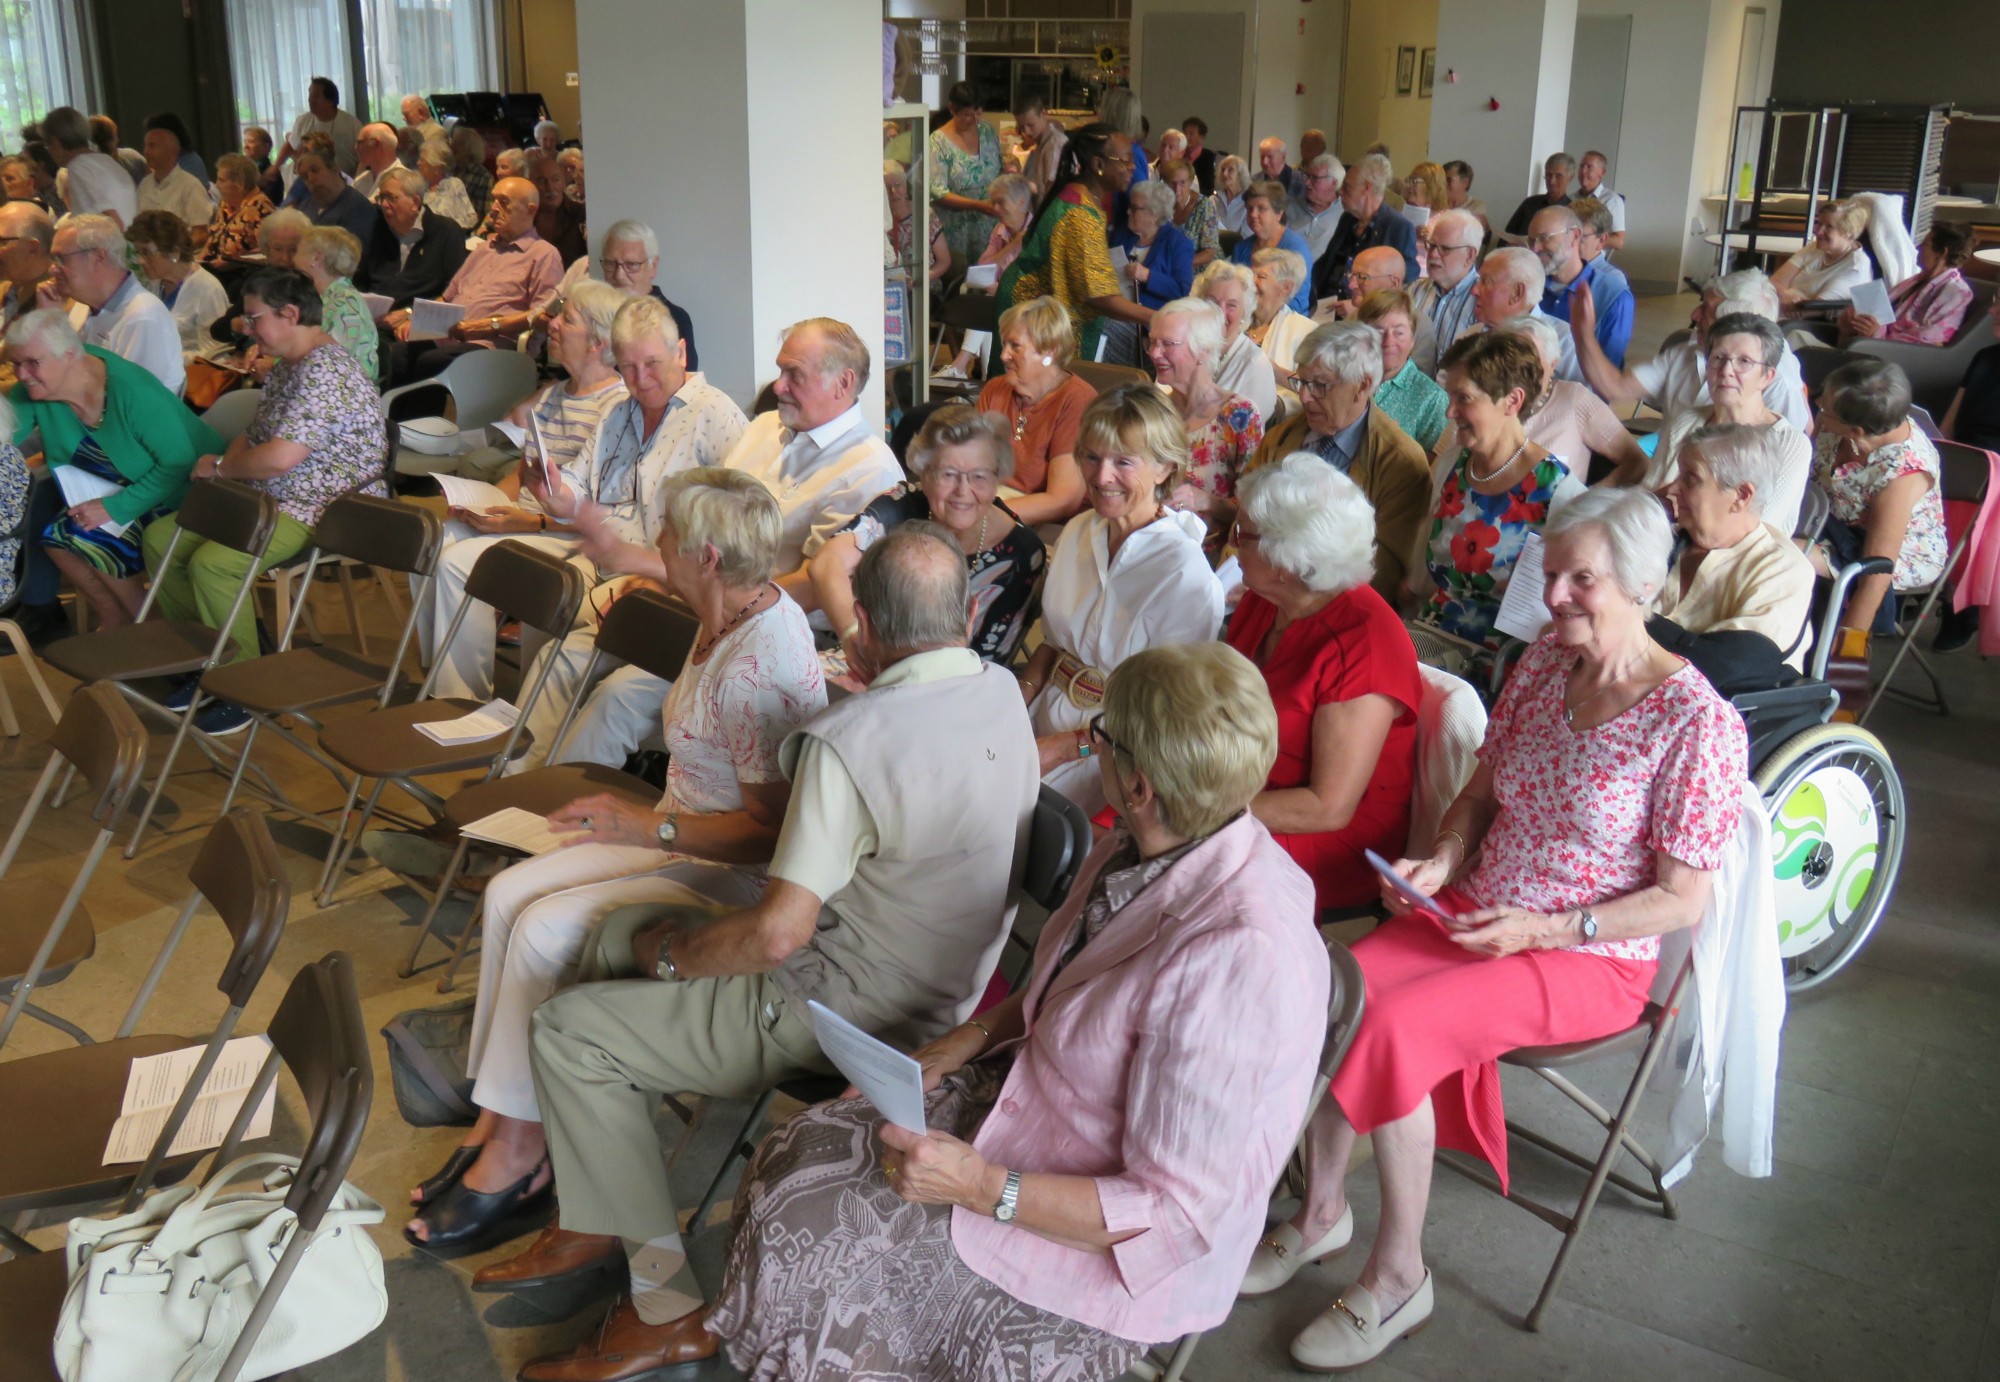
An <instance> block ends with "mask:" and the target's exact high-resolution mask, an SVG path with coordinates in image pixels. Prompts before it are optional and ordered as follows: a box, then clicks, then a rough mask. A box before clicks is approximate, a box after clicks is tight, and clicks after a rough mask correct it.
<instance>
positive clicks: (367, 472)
mask: <svg viewBox="0 0 2000 1382" xmlns="http://www.w3.org/2000/svg"><path fill="white" fill-rule="evenodd" d="M274 437H282V438H284V439H285V440H286V441H289V442H295V443H297V444H298V445H300V446H303V447H305V448H306V450H307V451H308V452H309V453H310V454H309V455H307V457H306V458H305V459H304V460H303V461H300V462H299V463H298V464H297V465H295V466H293V467H292V468H291V469H290V470H288V471H286V472H285V473H284V474H282V475H273V476H271V477H269V478H268V479H263V480H254V481H251V483H252V484H254V485H256V486H257V487H258V488H259V489H263V490H268V491H269V492H270V494H271V496H272V498H274V499H276V500H277V501H278V509H279V511H280V512H282V513H283V514H284V515H285V516H286V517H288V518H291V519H295V520H296V521H298V522H300V523H303V524H305V525H306V526H307V527H308V528H310V527H313V526H314V525H315V524H317V523H318V522H319V517H320V515H321V514H322V513H324V512H325V511H326V506H327V505H329V504H331V503H332V502H333V501H334V500H336V499H338V498H340V497H341V496H342V495H345V494H353V493H360V494H372V495H376V496H377V497H381V498H386V497H387V496H388V492H389V491H388V488H387V486H386V485H385V484H384V483H383V474H384V471H385V468H386V467H385V461H386V458H387V454H388V449H389V436H388V424H387V422H386V414H384V413H383V411H382V396H381V394H379V393H377V392H376V389H375V381H374V380H372V379H370V378H369V377H368V376H367V375H366V374H365V373H363V372H362V369H361V362H360V361H358V360H356V359H355V358H354V357H353V356H352V355H349V354H348V353H347V352H346V351H345V350H343V349H342V348H341V347H339V346H337V345H333V344H331V343H328V344H326V345H323V346H317V347H315V348H314V349H312V350H309V351H307V352H306V353H305V355H304V356H303V357H302V358H300V359H297V360H280V361H278V363H277V365H276V367H275V368H273V369H272V371H271V373H270V377H269V378H267V379H266V380H265V381H264V398H263V401H262V402H260V403H259V404H258V405H257V416H256V417H254V418H252V419H251V420H250V428H249V430H248V431H247V432H245V433H244V439H245V440H246V441H247V442H248V443H249V444H250V445H251V446H262V445H263V444H264V443H265V442H267V441H270V440H271V439H272V438H274Z"/></svg>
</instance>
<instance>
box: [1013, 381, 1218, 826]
mask: <svg viewBox="0 0 2000 1382" xmlns="http://www.w3.org/2000/svg"><path fill="white" fill-rule="evenodd" d="M1076 460H1077V466H1078V467H1079V468H1080V469H1081V470H1082V471H1083V486H1084V492H1085V494H1086V496H1087V497H1088V499H1089V502H1090V507H1089V508H1088V509H1085V510H1084V511H1083V512H1082V513H1080V514H1078V515H1077V516H1076V517H1075V518H1072V519H1071V520H1070V521H1069V523H1068V524H1067V525H1065V526H1064V528H1063V531H1062V536H1061V537H1060V538H1059V539H1057V541H1056V550H1055V555H1054V556H1053V557H1052V558H1050V560H1049V574H1048V578H1047V580H1046V581H1045V582H1044V583H1043V586H1042V634H1043V638H1042V646H1041V647H1040V648H1038V649H1036V650H1035V655H1034V656H1033V657H1032V658H1030V659H1029V661H1028V666H1027V668H1026V670H1024V671H1023V672H1022V674H1021V694H1022V695H1023V696H1025V697H1026V698H1027V701H1028V717H1029V719H1030V720H1031V721H1032V722H1033V724H1034V727H1035V736H1036V742H1037V744H1038V745H1039V747H1040V749H1041V756H1042V780H1043V781H1044V782H1046V783H1048V784H1049V785H1050V786H1051V787H1053V788H1055V789H1056V790H1057V791H1059V792H1061V793H1062V794H1063V795H1064V796H1066V797H1068V798H1069V799H1070V800H1072V801H1074V802H1076V803H1077V805H1079V806H1081V807H1082V808H1083V809H1084V810H1085V811H1087V812H1092V813H1094V812H1097V811H1099V810H1101V809H1102V808H1103V806H1104V804H1105V803H1104V788H1103V784H1102V783H1101V781H1100V780H1099V776H1098V772H1097V765H1096V764H1094V763H1092V762H1090V761H1089V759H1090V756H1091V742H1090V721H1091V717H1092V716H1094V715H1096V714H1097V710H1098V706H1099V705H1100V703H1101V702H1102V701H1103V699H1104V681H1105V678H1106V677H1107V676H1109V675H1110V673H1111V670H1112V669H1113V668H1114V667H1116V666H1117V665H1118V664H1119V663H1120V662H1123V661H1124V660H1125V659H1126V658H1128V657H1130V656H1131V655H1132V654H1134V653H1136V652H1141V651H1143V650H1144V649H1147V648H1154V647H1160V646H1162V645H1165V644H1172V643H1205V642H1207V641H1208V640H1210V639H1212V638H1214V637H1215V635H1216V631H1217V630H1218V629H1219V628H1221V626H1222V587H1221V586H1220V585H1218V584H1217V583H1216V579H1215V573H1214V572H1213V571H1211V570H1210V569H1209V564H1208V560H1207V558H1206V557H1204V556H1203V555H1202V550H1201V541H1202V536H1203V534H1204V532H1205V531H1206V529H1205V526H1204V524H1203V523H1202V521H1201V519H1200V518H1199V517H1197V516H1196V515H1194V514H1190V513H1182V512H1180V511H1178V510H1174V509H1169V508H1167V507H1166V506H1165V499H1166V496H1167V495H1169V494H1171V493H1172V492H1173V489H1174V486H1175V485H1177V484H1179V483H1180V481H1181V478H1182V476H1183V475H1184V474H1185V473H1186V470H1187V463H1188V443H1187V431H1186V428H1185V427H1184V426H1183V425H1182V423H1181V419H1180V416H1179V415H1178V414H1177V413H1175V411H1174V410H1173V407H1172V405H1171V404H1169V403H1168V402H1167V401H1166V400H1165V399H1164V398H1162V397H1161V396H1160V394H1159V393H1158V392H1157V391H1156V390H1155V389H1154V388H1153V387H1152V386H1151V385H1149V384H1147V385H1131V386H1128V387H1126V388H1121V389H1114V390H1113V391H1112V392H1110V393H1107V394H1105V395H1104V396H1103V397H1102V398H1100V399H1098V400H1097V402H1096V403H1094V404H1092V405H1091V407H1090V411H1089V412H1087V413H1085V414H1084V417H1083V427H1082V430H1081V432H1080V434H1079V435H1078V437H1077V443H1076Z"/></svg>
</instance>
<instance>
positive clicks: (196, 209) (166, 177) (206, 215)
mask: <svg viewBox="0 0 2000 1382" xmlns="http://www.w3.org/2000/svg"><path fill="white" fill-rule="evenodd" d="M177 123H178V122H177ZM141 142H142V143H143V144H144V145H145V150H144V152H145V158H146V172H145V175H144V176H143V177H141V178H140V179H139V189H138V207H139V210H141V211H168V212H172V213H173V214H174V215H175V216H176V217H178V218H179V219H180V220H181V222H182V223H183V224H185V225H186V226H187V228H188V237H189V238H190V239H192V240H193V241H194V243H195V247H196V248H200V247H201V246H202V245H204V244H206V243H207V242H208V223H209V222H210V221H211V220H213V219H214V217H215V203H214V202H212V201H210V200H209V199H208V189H207V188H206V187H204V186H202V184H201V180H200V179H199V178H197V177H196V176H195V175H194V174H193V173H190V172H189V171H188V170H187V169H185V168H183V167H181V165H180V158H181V141H180V137H179V136H178V135H176V134H175V133H174V132H173V131H172V130H170V129H167V128H165V127H163V126H159V125H155V126H153V127H151V128H149V129H148V130H147V131H146V137H145V139H144V140H143V141H141Z"/></svg>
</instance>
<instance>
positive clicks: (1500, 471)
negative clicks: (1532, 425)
mask: <svg viewBox="0 0 2000 1382" xmlns="http://www.w3.org/2000/svg"><path fill="white" fill-rule="evenodd" d="M1527 449H1528V443H1527V442H1525V441H1523V442H1522V443H1521V444H1520V445H1519V446H1517V447H1515V448H1514V454H1513V455H1511V456H1509V457H1508V458H1507V459H1506V460H1505V461H1503V462H1502V463H1501V464H1500V466H1499V467H1498V468H1497V469H1495V470H1489V471H1487V472H1486V473H1485V474H1484V475H1481V474H1480V473H1479V472H1478V471H1476V470H1474V469H1473V468H1472V462H1471V459H1470V458H1469V457H1468V458H1467V460H1466V465H1465V473H1466V474H1467V475H1470V476H1471V477H1472V483H1473V484H1475V485H1490V484H1492V483H1493V482H1494V481H1495V480H1497V479H1499V478H1500V477H1501V476H1502V475H1505V474H1506V473H1507V472H1508V471H1509V470H1512V469H1513V468H1514V462H1516V461H1518V460H1520V459H1521V453H1522V452H1524V451H1526V450H1527Z"/></svg>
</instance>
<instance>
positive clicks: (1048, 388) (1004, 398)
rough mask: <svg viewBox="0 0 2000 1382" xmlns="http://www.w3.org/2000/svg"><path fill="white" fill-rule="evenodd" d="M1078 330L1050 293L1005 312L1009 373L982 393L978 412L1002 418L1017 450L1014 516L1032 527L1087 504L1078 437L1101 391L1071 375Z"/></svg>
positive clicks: (1003, 342) (1003, 346)
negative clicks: (1070, 369) (1079, 458)
mask: <svg viewBox="0 0 2000 1382" xmlns="http://www.w3.org/2000/svg"><path fill="white" fill-rule="evenodd" d="M1075 355H1076V333H1075V331H1074V330H1073V329H1072V328H1071V325H1070V316H1069V313H1068V312H1066V311H1064V310H1063V306H1062V304H1061V303H1060V302H1057V301H1056V300H1055V299H1054V298H1052V297H1040V298H1032V299H1030V300H1029V301H1026V302H1021V303H1016V304H1015V305H1014V306H1012V307H1010V308H1008V309H1007V310H1006V311H1005V312H1002V313H1001V314H1000V363H1001V364H1002V365H1003V366H1004V367H1005V372H1004V373H1002V374H1001V375H999V376H998V377H997V378H994V379H989V380H987V381H986V387H985V388H983V389H981V390H980V391H979V404H978V407H979V411H980V412H982V413H994V414H997V415H999V416H1000V417H1001V418H1002V419H1004V420H1005V422H1006V425H1007V431H1008V435H1009V437H1010V438H1011V439H1012V443H1013V448H1014V463H1013V465H1012V466H1011V467H1010V470H1011V475H1010V478H1009V479H1008V482H1007V484H1008V488H1009V498H1010V500H1011V502H1012V504H1013V509H1014V513H1015V515H1016V516H1017V517H1019V518H1020V520H1021V521H1022V522H1023V523H1025V524H1027V525H1028V526H1029V527H1031V528H1034V527H1040V526H1041V525H1043V524H1045V523H1065V522H1068V521H1069V519H1071V518H1072V517H1074V516H1075V515H1076V512H1077V510H1079V509H1081V508H1082V507H1083V476H1082V475H1081V474H1080V473H1079V472H1078V471H1077V468H1076V437H1077V431H1078V429H1079V428H1081V427H1082V425H1083V415H1084V413H1085V412H1086V411H1087V410H1088V409H1089V407H1090V405H1091V404H1092V403H1094V402H1096V400H1097V390H1096V389H1093V388H1092V387H1091V386H1090V385H1089V384H1087V383H1085V382H1084V381H1083V380H1081V379H1079V378H1077V377H1076V376H1075V375H1073V374H1071V373H1070V372H1069V363H1070V361H1071V359H1073V358H1074V357H1075Z"/></svg>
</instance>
